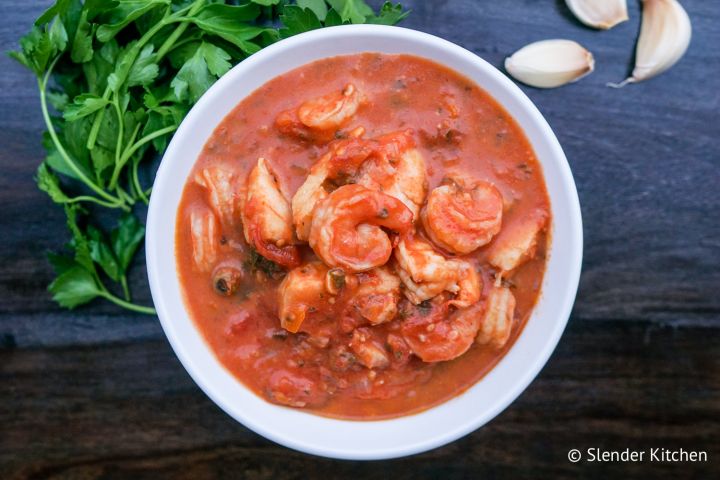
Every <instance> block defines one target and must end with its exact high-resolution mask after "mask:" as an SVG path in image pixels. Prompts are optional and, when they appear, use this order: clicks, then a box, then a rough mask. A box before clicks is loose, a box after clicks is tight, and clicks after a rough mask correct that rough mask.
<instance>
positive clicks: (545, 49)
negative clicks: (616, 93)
mask: <svg viewBox="0 0 720 480" xmlns="http://www.w3.org/2000/svg"><path fill="white" fill-rule="evenodd" d="M594 68H595V60H594V59H593V56H592V53H590V52H588V51H587V50H585V49H584V48H583V47H582V46H580V45H579V44H578V43H576V42H573V41H571V40H543V41H540V42H535V43H531V44H530V45H527V46H525V47H523V48H521V49H520V50H518V51H517V52H515V53H514V54H512V56H510V57H508V58H506V59H505V70H507V71H508V73H509V74H510V75H512V76H513V77H514V78H515V79H517V80H520V81H521V82H523V83H526V84H528V85H530V86H533V87H539V88H553V87H559V86H560V85H564V84H566V83H570V82H574V81H576V80H579V79H580V78H582V77H584V76H585V75H587V74H589V73H590V72H592V71H593V69H594Z"/></svg>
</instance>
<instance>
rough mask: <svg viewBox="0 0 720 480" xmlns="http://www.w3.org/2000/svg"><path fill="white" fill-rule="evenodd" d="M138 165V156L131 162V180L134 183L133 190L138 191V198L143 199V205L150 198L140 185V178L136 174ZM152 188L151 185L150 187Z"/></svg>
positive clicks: (147, 202)
mask: <svg viewBox="0 0 720 480" xmlns="http://www.w3.org/2000/svg"><path fill="white" fill-rule="evenodd" d="M139 165H140V159H139V158H138V159H137V160H135V161H134V162H133V168H132V177H133V178H132V181H133V184H134V185H135V190H136V191H137V192H138V197H140V200H142V201H143V203H144V204H145V205H147V204H149V203H150V199H149V198H148V196H147V195H146V194H145V192H143V189H142V185H140V178H139V176H138V166H139ZM151 188H152V187H151Z"/></svg>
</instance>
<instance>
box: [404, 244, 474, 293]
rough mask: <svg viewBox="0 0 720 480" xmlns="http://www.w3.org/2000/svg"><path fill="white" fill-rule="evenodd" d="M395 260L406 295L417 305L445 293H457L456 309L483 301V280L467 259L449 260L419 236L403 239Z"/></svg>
mask: <svg viewBox="0 0 720 480" xmlns="http://www.w3.org/2000/svg"><path fill="white" fill-rule="evenodd" d="M395 260H396V261H397V264H398V267H399V268H398V275H399V276H400V279H401V280H402V282H403V284H404V285H405V296H406V297H407V298H408V300H410V301H411V302H412V303H414V304H419V303H421V302H423V301H425V300H429V299H431V298H433V297H435V296H437V295H439V294H441V293H442V292H450V293H455V294H457V295H456V297H455V299H453V300H452V301H451V303H452V305H454V306H456V307H467V306H469V305H472V304H473V303H476V302H478V301H479V300H480V291H481V279H480V276H479V275H478V273H477V272H476V271H475V269H474V268H473V266H472V265H471V264H469V263H468V262H466V261H464V260H459V259H451V260H448V259H447V258H445V257H443V256H442V255H440V254H439V253H438V252H436V251H435V249H434V248H433V246H432V245H431V244H430V243H429V242H427V241H426V240H424V239H422V238H421V237H419V236H417V235H414V234H410V235H406V236H404V237H402V238H401V239H400V242H399V243H398V245H397V248H396V249H395Z"/></svg>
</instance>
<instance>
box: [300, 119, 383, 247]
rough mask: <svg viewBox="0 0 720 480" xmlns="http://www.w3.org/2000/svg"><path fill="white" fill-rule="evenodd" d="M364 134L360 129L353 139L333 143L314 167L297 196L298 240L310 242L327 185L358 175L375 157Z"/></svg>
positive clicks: (326, 194)
mask: <svg viewBox="0 0 720 480" xmlns="http://www.w3.org/2000/svg"><path fill="white" fill-rule="evenodd" d="M362 132H363V130H362V129H356V130H355V131H353V132H352V133H351V135H352V136H351V138H348V139H345V140H340V141H338V142H335V143H333V144H332V145H331V146H330V150H329V151H328V152H327V153H326V154H325V155H323V156H322V157H321V158H320V160H318V161H317V162H316V163H315V165H313V166H312V168H311V169H310V173H309V174H308V176H307V179H306V180H305V182H304V183H303V184H302V185H301V186H300V188H299V189H298V190H297V192H295V195H294V196H293V199H292V216H293V224H294V225H295V232H296V235H297V237H298V239H300V240H303V241H306V240H307V239H308V238H309V237H310V225H311V223H312V218H313V212H314V210H315V206H316V205H317V204H318V202H320V201H321V200H323V199H325V198H327V196H328V191H327V190H326V187H325V185H326V183H327V182H329V181H335V180H337V179H338V178H340V177H350V176H352V175H354V173H355V171H356V170H357V168H358V167H359V166H360V165H361V164H362V162H364V161H365V159H367V158H368V156H369V155H370V154H371V153H372V149H371V148H370V145H369V144H368V143H367V142H366V141H364V140H362V139H360V138H358V137H359V136H360V135H362Z"/></svg>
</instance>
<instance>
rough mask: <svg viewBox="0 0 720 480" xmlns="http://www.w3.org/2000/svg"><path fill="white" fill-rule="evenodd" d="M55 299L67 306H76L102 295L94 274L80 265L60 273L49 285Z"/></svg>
mask: <svg viewBox="0 0 720 480" xmlns="http://www.w3.org/2000/svg"><path fill="white" fill-rule="evenodd" d="M48 291H50V293H52V295H53V300H55V301H56V302H58V303H59V304H60V305H61V306H63V307H66V308H71V309H72V308H75V307H77V306H78V305H83V304H85V303H88V302H89V301H90V300H93V299H94V298H96V297H98V296H99V295H101V293H102V292H101V291H100V289H99V288H98V286H97V283H96V282H95V278H94V277H93V275H92V274H91V273H90V272H88V271H87V270H85V269H84V268H82V267H81V266H79V265H76V266H73V267H70V268H68V269H67V270H65V271H64V272H63V273H62V274H60V275H59V276H58V277H57V278H56V279H55V280H54V281H53V282H52V283H51V284H50V286H49V287H48Z"/></svg>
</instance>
